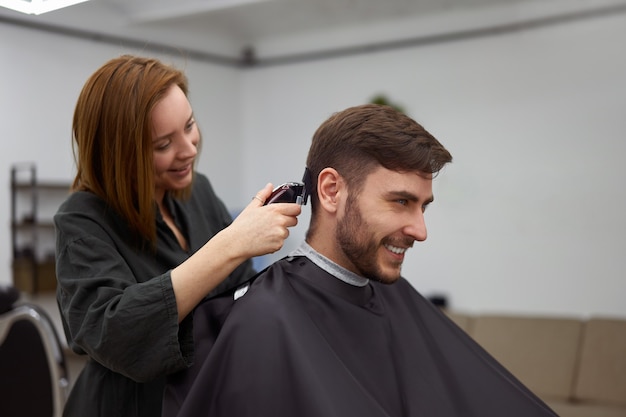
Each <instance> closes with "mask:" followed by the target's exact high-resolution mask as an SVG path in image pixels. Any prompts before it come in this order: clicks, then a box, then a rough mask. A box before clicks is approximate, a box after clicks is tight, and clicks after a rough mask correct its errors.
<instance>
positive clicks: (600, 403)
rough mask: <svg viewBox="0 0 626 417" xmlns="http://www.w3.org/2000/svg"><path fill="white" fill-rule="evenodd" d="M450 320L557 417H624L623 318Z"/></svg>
mask: <svg viewBox="0 0 626 417" xmlns="http://www.w3.org/2000/svg"><path fill="white" fill-rule="evenodd" d="M446 313H447V314H448V316H449V317H450V318H451V319H452V320H453V321H454V322H456V324H458V325H459V326H460V327H461V328H462V329H464V330H465V331H466V332H467V333H468V334H469V335H470V336H472V337H473V338H474V340H476V341H477V342H478V343H479V344H480V345H481V346H482V347H484V348H485V349H486V350H487V351H488V352H489V353H491V354H492V355H493V356H494V357H495V358H496V359H498V360H499V361H500V363H502V364H503V365H504V366H505V367H506V368H507V369H509V370H510V371H511V372H512V373H513V374H514V375H516V376H517V377H518V378H519V379H520V381H522V382H523V383H524V384H525V385H526V386H527V387H528V388H530V389H531V390H532V391H533V392H534V393H535V394H537V395H538V396H539V397H541V398H542V399H543V400H544V401H545V402H546V403H547V404H548V405H549V406H550V407H552V409H553V410H554V411H555V412H556V413H557V414H558V415H559V416H561V417H626V319H612V318H603V317H593V318H590V319H588V320H583V319H575V318H565V317H533V316H528V317H525V316H513V315H509V316H507V315H468V314H462V313H458V312H452V311H447V312H446Z"/></svg>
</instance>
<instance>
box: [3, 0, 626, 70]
mask: <svg viewBox="0 0 626 417" xmlns="http://www.w3.org/2000/svg"><path fill="white" fill-rule="evenodd" d="M25 1H26V0H25ZM607 7H608V8H611V7H613V8H615V7H618V8H621V9H620V10H623V9H624V7H626V0H566V1H565V0H90V1H87V2H85V3H80V4H77V5H75V6H71V7H67V8H64V9H60V10H57V11H54V12H50V13H46V14H42V15H39V16H33V15H23V14H21V13H17V12H14V11H12V10H9V9H5V8H1V7H0V24H3V23H6V24H19V25H25V26H27V27H30V28H34V29H42V30H49V31H57V32H61V33H65V34H69V35H74V36H83V37H91V38H92V39H100V40H104V41H113V42H114V41H116V40H118V41H119V40H120V39H123V40H129V41H134V42H137V43H140V44H144V45H147V44H157V45H162V46H166V47H173V48H178V49H184V50H192V51H197V52H199V53H204V54H213V55H216V56H225V57H226V56H230V57H237V58H238V57H240V56H241V55H240V54H241V52H242V51H243V49H244V48H245V47H247V46H253V47H255V48H257V47H259V46H261V45H263V44H264V43H267V42H271V41H272V40H274V41H276V40H282V41H283V42H285V41H286V40H289V39H296V38H298V37H302V36H305V35H306V34H308V33H318V34H322V33H326V34H330V33H334V32H333V31H335V32H336V31H338V30H340V29H343V30H345V29H346V28H351V27H360V28H362V29H361V30H362V31H363V30H364V29H363V28H365V29H368V28H369V29H371V30H369V33H370V34H372V33H374V32H375V28H379V33H378V35H376V36H377V37H378V38H384V37H385V34H387V36H391V35H389V33H391V32H392V30H390V29H391V28H393V29H394V30H396V31H397V35H396V36H408V34H409V33H410V30H409V29H407V28H408V27H412V30H416V29H417V26H422V23H420V24H419V25H418V24H416V23H415V22H425V21H426V20H425V19H430V20H429V21H432V19H433V18H434V17H437V19H441V16H452V15H454V16H457V20H459V18H458V16H471V17H472V18H474V19H475V18H476V16H477V15H478V14H482V16H483V24H490V25H497V24H498V23H499V19H500V20H501V19H502V17H503V16H509V18H510V16H511V11H512V10H515V11H516V12H515V13H514V14H515V15H516V16H517V17H519V16H520V15H521V14H524V15H527V16H531V17H533V18H536V17H537V16H538V14H537V13H536V11H537V10H539V8H541V10H542V13H543V16H546V15H547V14H550V15H551V16H554V15H555V14H559V13H560V14H567V13H579V12H581V10H582V11H585V10H586V11H589V10H590V9H594V8H595V9H596V10H599V9H603V8H604V9H606V8H607ZM521 8H523V10H524V13H520V12H519V11H520V10H522V9H521ZM494 10H498V11H500V13H494ZM507 10H508V13H503V12H505V11H507ZM486 16H488V19H487V18H485V17H486ZM416 19H417V20H416ZM419 19H421V20H419ZM466 20H467V19H466ZM439 21H440V22H441V21H442V20H439ZM402 22H404V26H405V30H404V31H402V30H399V28H401V26H402V25H403V23H402ZM485 22H488V23H485ZM385 25H386V26H385ZM355 33H356V32H355ZM363 33H365V32H363ZM353 36H354V37H355V38H359V39H361V40H363V41H366V37H364V36H363V35H362V34H361V35H360V36H356V35H353ZM328 42H329V45H330V44H332V40H330V41H329V40H327V43H328Z"/></svg>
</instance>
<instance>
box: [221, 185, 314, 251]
mask: <svg viewBox="0 0 626 417" xmlns="http://www.w3.org/2000/svg"><path fill="white" fill-rule="evenodd" d="M272 190H273V186H272V184H267V185H266V186H265V187H264V188H263V189H261V190H259V191H258V192H257V193H256V194H255V196H254V197H253V198H252V201H250V203H249V204H248V206H247V207H246V208H245V209H244V210H243V211H242V212H241V213H240V214H239V216H237V218H236V219H235V220H234V221H233V223H232V224H231V225H230V226H229V227H228V228H227V229H232V230H229V231H228V233H229V234H231V233H232V235H233V239H235V240H236V241H237V242H238V245H239V247H240V248H241V250H242V251H243V252H244V253H245V254H246V255H245V257H246V258H251V257H253V256H260V255H265V254H268V253H273V252H276V251H277V250H279V249H280V248H282V247H283V244H284V242H285V239H287V237H288V236H289V229H288V228H289V227H293V226H295V225H297V224H298V217H297V216H298V215H300V213H301V212H302V208H301V206H300V205H299V204H296V203H273V204H269V205H267V206H264V205H263V204H264V202H265V201H266V200H267V199H268V198H269V196H270V195H271V193H272Z"/></svg>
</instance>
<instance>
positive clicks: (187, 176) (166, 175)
mask: <svg viewBox="0 0 626 417" xmlns="http://www.w3.org/2000/svg"><path fill="white" fill-rule="evenodd" d="M199 141H200V132H199V131H198V126H197V125H196V121H195V119H194V117H193V110H192V108H191V104H190V103H189V100H187V97H186V96H185V93H183V91H182V90H181V89H180V87H178V86H177V85H172V86H171V87H170V88H169V89H168V90H167V93H166V94H165V96H164V97H163V99H161V100H160V101H159V102H158V103H157V104H156V106H154V109H153V110H152V149H153V157H154V185H155V198H156V200H157V201H158V202H160V201H161V200H162V199H163V196H164V195H165V192H166V191H168V190H182V189H184V188H185V187H187V186H188V185H189V184H191V181H192V178H193V172H192V171H193V162H194V159H195V158H196V155H197V154H198V149H197V146H198V143H199Z"/></svg>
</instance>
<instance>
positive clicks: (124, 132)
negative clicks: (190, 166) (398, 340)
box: [72, 55, 191, 244]
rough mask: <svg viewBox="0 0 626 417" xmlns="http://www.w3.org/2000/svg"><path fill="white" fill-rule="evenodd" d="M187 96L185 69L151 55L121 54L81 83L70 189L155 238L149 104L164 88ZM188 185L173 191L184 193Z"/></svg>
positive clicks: (154, 101)
mask: <svg viewBox="0 0 626 417" xmlns="http://www.w3.org/2000/svg"><path fill="white" fill-rule="evenodd" d="M172 85H177V86H178V87H180V88H181V90H182V91H183V92H184V93H185V95H187V91H188V84H187V78H186V76H185V75H184V73H183V72H182V71H180V70H177V69H175V68H173V67H170V66H167V65H164V64H163V63H161V62H160V61H158V60H156V59H151V58H142V57H136V56H131V55H122V56H120V57H118V58H115V59H112V60H110V61H108V62H106V63H105V64H104V65H103V66H102V67H100V68H99V69H98V70H97V71H96V72H95V73H94V74H93V75H92V76H91V77H90V78H89V79H88V80H87V82H86V83H85V85H84V86H83V89H82V91H81V93H80V95H79V97H78V101H77V103H76V108H75V110H74V119H73V125H72V136H73V143H72V147H73V150H74V159H75V162H76V168H77V173H76V177H75V178H74V182H73V185H72V189H73V190H75V191H77V190H82V191H90V192H92V193H94V194H96V195H98V196H99V197H100V198H102V199H103V200H104V201H105V202H106V203H107V204H108V205H109V206H110V207H111V208H113V209H114V210H115V211H116V212H117V213H118V214H119V215H120V216H122V218H124V219H125V220H126V222H127V223H128V225H129V227H130V228H131V230H132V231H133V232H135V233H136V234H137V235H138V236H141V237H142V238H144V239H146V240H147V241H149V242H151V243H152V244H155V243H156V226H155V224H156V223H155V216H156V212H155V206H154V187H155V186H154V169H153V146H152V134H153V131H152V109H153V108H154V106H155V105H156V104H157V103H158V102H159V100H161V99H162V98H163V97H164V96H165V94H166V92H167V90H168V88H169V87H170V86H172ZM190 189H191V186H189V187H188V188H187V189H186V190H183V191H181V192H178V193H175V194H176V196H177V197H182V196H184V195H187V194H188V193H189V191H190Z"/></svg>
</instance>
